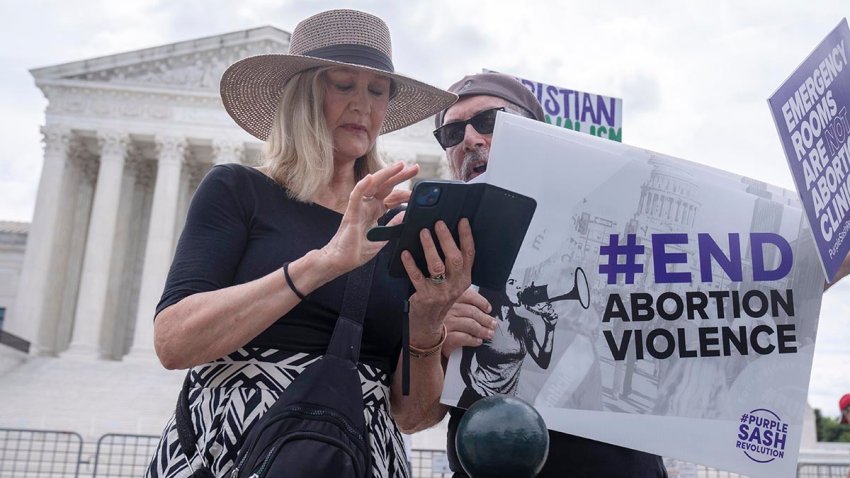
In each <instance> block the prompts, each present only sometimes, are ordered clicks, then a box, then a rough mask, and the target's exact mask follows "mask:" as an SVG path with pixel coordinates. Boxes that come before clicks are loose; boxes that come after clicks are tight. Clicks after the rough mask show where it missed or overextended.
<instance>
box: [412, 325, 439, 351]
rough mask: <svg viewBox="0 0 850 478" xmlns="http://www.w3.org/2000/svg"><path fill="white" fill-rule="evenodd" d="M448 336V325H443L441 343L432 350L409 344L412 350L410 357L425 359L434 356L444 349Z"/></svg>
mask: <svg viewBox="0 0 850 478" xmlns="http://www.w3.org/2000/svg"><path fill="white" fill-rule="evenodd" d="M447 335H449V330H448V329H447V328H446V324H443V331H442V333H441V334H440V341H439V342H438V343H437V345H435V346H433V347H431V348H430V349H420V348H419V347H414V346H413V345H410V344H408V347H409V348H410V356H411V357H413V358H425V357H430V356H431V355H434V354H435V353H437V351H439V350H440V348H442V347H443V344H444V343H446V336H447Z"/></svg>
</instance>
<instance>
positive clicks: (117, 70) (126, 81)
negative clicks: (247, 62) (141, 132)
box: [31, 27, 289, 94]
mask: <svg viewBox="0 0 850 478" xmlns="http://www.w3.org/2000/svg"><path fill="white" fill-rule="evenodd" d="M288 48H289V33H287V32H285V31H283V30H279V29H277V28H274V27H260V28H255V29H251V30H244V31H240V32H233V33H227V34H223V35H216V36H212V37H206V38H200V39H197V40H189V41H184V42H179V43H173V44H169V45H163V46H159V47H153V48H147V49H143V50H136V51H130V52H126V53H119V54H116V55H110V56H104V57H99V58H94V59H89V60H84V61H79V62H73V63H65V64H61V65H55V66H49V67H45V68H38V69H33V70H31V73H32V75H33V77H35V79H36V83H37V84H38V85H39V86H44V85H47V84H63V83H64V84H69V85H70V84H76V85H79V84H80V83H81V82H82V83H83V84H85V83H91V84H92V86H94V84H102V85H109V86H113V87H119V88H120V87H122V86H126V87H128V88H134V89H135V88H153V89H157V90H162V89H167V90H178V91H197V92H208V93H215V94H217V93H218V83H219V80H220V79H221V75H222V73H224V70H225V69H226V68H227V67H228V66H230V65H231V64H232V63H233V62H235V61H237V60H239V59H241V58H245V57H248V56H253V55H261V54H268V53H285V52H286V51H287V50H288Z"/></svg>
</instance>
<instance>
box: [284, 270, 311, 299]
mask: <svg viewBox="0 0 850 478" xmlns="http://www.w3.org/2000/svg"><path fill="white" fill-rule="evenodd" d="M283 277H285V278H286V283H287V284H288V285H289V288H290V289H291V290H292V292H295V295H297V296H298V298H299V299H301V300H307V297H306V296H305V295H304V294H302V293H301V291H299V290H298V289H296V288H295V284H294V283H293V282H292V277H290V276H289V262H284V263H283Z"/></svg>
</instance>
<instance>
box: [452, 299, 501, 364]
mask: <svg viewBox="0 0 850 478" xmlns="http://www.w3.org/2000/svg"><path fill="white" fill-rule="evenodd" d="M491 310H492V307H491V306H490V303H489V302H487V299H485V298H484V297H483V296H482V295H481V294H479V293H478V292H477V291H475V290H473V289H467V290H466V291H465V292H464V293H463V294H461V296H460V298H458V300H457V301H456V302H455V303H454V305H452V307H451V309H449V312H448V313H447V314H446V322H445V324H446V329H447V330H448V332H449V333H448V335H447V336H446V342H445V343H444V344H443V356H444V357H446V358H448V357H449V356H450V355H451V354H452V352H454V351H455V350H456V349H458V348H460V347H477V346H479V345H481V342H482V341H484V340H487V339H492V338H493V332H494V331H495V330H496V319H494V318H493V317H490V315H489V313H490V311H491Z"/></svg>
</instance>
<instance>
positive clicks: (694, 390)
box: [442, 114, 823, 477]
mask: <svg viewBox="0 0 850 478" xmlns="http://www.w3.org/2000/svg"><path fill="white" fill-rule="evenodd" d="M486 181H488V182H490V183H493V184H495V185H498V186H501V187H503V188H506V189H510V190H512V191H515V192H517V193H520V194H525V195H527V196H531V197H533V198H534V199H535V200H536V201H537V211H536V212H535V215H534V219H533V220H532V223H531V225H530V227H529V229H528V232H527V234H526V236H525V241H524V243H523V246H522V248H521V250H520V253H519V256H518V257H517V260H516V264H515V266H514V269H513V272H512V274H511V277H510V278H509V280H508V282H507V284H505V288H504V290H497V291H487V290H483V289H482V290H480V291H479V292H480V293H481V294H482V295H484V296H485V297H487V299H488V300H489V301H490V303H491V304H492V305H493V310H494V316H495V318H496V319H497V322H498V324H499V325H498V327H497V331H496V334H495V336H494V337H493V339H491V340H488V341H485V342H484V344H483V345H481V346H479V347H476V348H465V349H463V350H459V351H456V352H455V354H454V355H453V356H452V358H451V360H450V363H449V366H448V370H447V376H446V384H445V387H444V392H443V397H442V400H443V402H444V403H447V404H449V405H457V406H461V407H464V408H466V407H468V406H469V405H470V404H471V403H474V401H475V400H476V399H478V398H480V397H483V396H487V395H492V394H497V393H498V394H507V395H514V396H517V397H519V398H522V399H524V400H526V401H528V402H529V403H532V404H534V406H535V407H536V408H537V410H538V411H540V413H541V414H542V415H543V417H544V419H545V420H546V423H547V426H548V427H549V428H550V429H553V430H559V431H562V432H566V433H571V434H574V435H580V436H584V437H587V438H591V439H594V440H600V441H604V442H609V443H614V444H617V445H621V446H626V447H629V448H635V449H639V450H644V451H648V452H652V453H657V454H660V455H662V456H665V457H670V458H678V459H682V460H687V461H690V462H695V463H702V464H706V465H710V466H713V467H716V468H719V469H723V470H730V471H734V472H738V473H743V474H746V475H749V476H752V477H759V476H764V477H775V476H793V474H794V473H795V470H796V466H797V454H798V451H799V444H800V439H801V435H802V421H803V413H804V410H805V404H806V397H807V391H808V384H809V374H810V371H811V364H812V357H813V353H814V343H815V335H816V331H817V324H818V314H819V311H820V303H821V295H822V293H823V280H822V272H821V268H820V265H819V264H818V259H817V249H816V247H815V246H814V243H813V241H812V236H811V233H810V231H809V225H808V222H807V221H806V220H805V218H804V216H805V214H804V212H803V210H802V208H801V206H800V201H799V200H798V198H797V195H796V193H794V192H793V191H788V190H784V189H780V188H776V187H772V186H770V185H767V184H764V183H762V182H760V181H756V180H753V179H749V178H744V177H740V176H736V175H733V174H730V173H726V172H723V171H719V170H716V169H713V168H709V167H707V166H703V165H699V164H695V163H691V162H688V161H684V160H681V159H676V158H671V157H668V156H664V155H661V154H657V153H653V152H650V151H646V150H642V149H639V148H634V147H629V146H625V145H622V144H620V143H616V142H613V141H608V140H604V139H600V138H594V137H591V136H588V135H584V134H578V133H576V132H574V131H571V130H567V129H564V128H558V127H556V126H553V125H547V124H544V123H541V122H536V121H532V120H528V119H525V118H521V117H518V116H515V115H505V114H500V115H499V116H498V118H497V122H496V129H495V131H494V133H493V143H492V149H491V153H490V163H489V165H488V168H487V178H486Z"/></svg>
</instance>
